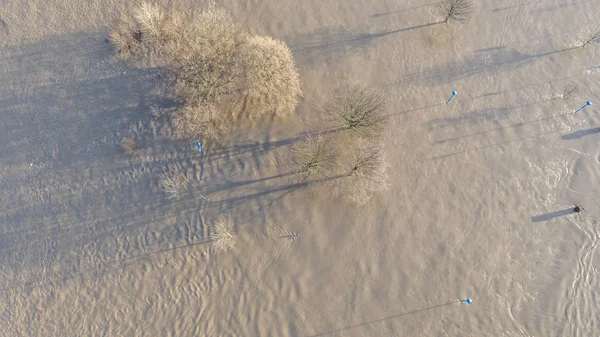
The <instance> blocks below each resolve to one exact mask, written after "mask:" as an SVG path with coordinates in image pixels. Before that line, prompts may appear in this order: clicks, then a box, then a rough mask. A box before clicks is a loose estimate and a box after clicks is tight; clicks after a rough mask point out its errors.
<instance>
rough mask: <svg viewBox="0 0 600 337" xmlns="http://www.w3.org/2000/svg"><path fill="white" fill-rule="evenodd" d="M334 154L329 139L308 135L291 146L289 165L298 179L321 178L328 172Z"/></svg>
mask: <svg viewBox="0 0 600 337" xmlns="http://www.w3.org/2000/svg"><path fill="white" fill-rule="evenodd" d="M336 156H337V153H336V150H335V148H334V147H333V145H332V142H331V141H330V140H328V139H326V138H324V137H322V136H313V135H309V136H307V137H306V138H305V139H304V140H302V141H300V142H298V143H297V144H296V145H295V146H294V147H293V148H292V151H291V152H290V159H289V166H290V169H291V171H292V172H295V174H296V175H297V177H298V180H299V181H307V180H308V179H311V178H312V179H315V178H322V177H324V176H326V175H327V174H328V173H330V171H331V169H332V168H333V164H334V161H335V158H336Z"/></svg>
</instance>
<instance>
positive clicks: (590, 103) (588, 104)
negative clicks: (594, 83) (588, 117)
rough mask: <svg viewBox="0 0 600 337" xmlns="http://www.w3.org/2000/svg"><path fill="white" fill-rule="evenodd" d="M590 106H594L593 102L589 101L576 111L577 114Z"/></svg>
mask: <svg viewBox="0 0 600 337" xmlns="http://www.w3.org/2000/svg"><path fill="white" fill-rule="evenodd" d="M590 105H592V102H590V101H587V102H585V104H584V105H583V106H582V107H581V108H579V109H577V110H575V112H579V111H581V110H583V108H585V107H586V106H590Z"/></svg>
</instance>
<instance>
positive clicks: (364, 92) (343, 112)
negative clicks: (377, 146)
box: [325, 84, 386, 136]
mask: <svg viewBox="0 0 600 337" xmlns="http://www.w3.org/2000/svg"><path fill="white" fill-rule="evenodd" d="M385 109H386V104H385V98H384V97H383V95H382V94H381V93H379V92H378V91H376V90H373V89H369V88H366V87H363V86H360V85H355V84H346V85H343V86H342V87H340V88H339V89H337V90H336V91H335V93H334V97H333V99H332V100H331V101H330V102H329V103H328V104H327V106H326V108H325V112H326V114H327V117H328V119H329V120H330V121H331V122H332V123H333V126H334V127H338V128H343V129H346V130H351V131H355V132H357V133H358V134H360V135H361V136H373V135H376V134H378V133H379V132H381V130H382V129H383V126H384V122H385V116H384V113H385Z"/></svg>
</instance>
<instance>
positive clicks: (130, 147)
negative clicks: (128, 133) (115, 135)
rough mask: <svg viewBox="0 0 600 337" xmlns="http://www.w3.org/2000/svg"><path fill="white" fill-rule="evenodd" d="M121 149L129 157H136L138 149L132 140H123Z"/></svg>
mask: <svg viewBox="0 0 600 337" xmlns="http://www.w3.org/2000/svg"><path fill="white" fill-rule="evenodd" d="M121 148H122V149H123V150H124V151H125V153H127V154H128V155H130V156H138V155H139V154H140V148H139V146H138V145H137V144H136V142H135V140H133V139H132V138H123V140H122V141H121Z"/></svg>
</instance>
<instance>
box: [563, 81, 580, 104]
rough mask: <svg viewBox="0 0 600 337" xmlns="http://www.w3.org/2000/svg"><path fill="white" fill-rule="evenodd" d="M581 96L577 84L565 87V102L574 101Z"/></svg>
mask: <svg viewBox="0 0 600 337" xmlns="http://www.w3.org/2000/svg"><path fill="white" fill-rule="evenodd" d="M578 95H579V86H578V85H577V84H575V83H569V84H567V85H565V87H564V89H563V99H564V100H565V101H573V100H575V98H577V96H578Z"/></svg>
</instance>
